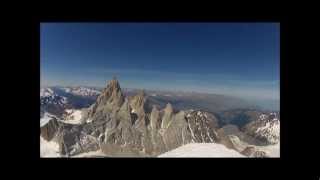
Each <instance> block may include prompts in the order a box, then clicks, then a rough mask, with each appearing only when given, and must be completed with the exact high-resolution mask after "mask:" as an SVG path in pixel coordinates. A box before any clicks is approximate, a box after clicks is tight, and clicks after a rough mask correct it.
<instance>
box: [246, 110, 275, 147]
mask: <svg viewBox="0 0 320 180" xmlns="http://www.w3.org/2000/svg"><path fill="white" fill-rule="evenodd" d="M243 131H244V132H245V133H246V134H248V135H249V136H252V137H254V138H255V139H258V140H259V141H261V143H262V144H263V145H270V144H277V143H278V142H279V141H280V120H279V118H278V115H277V114H276V113H270V114H261V115H260V117H259V118H258V119H257V120H255V121H252V122H250V123H248V124H247V125H246V126H245V127H244V128H243Z"/></svg>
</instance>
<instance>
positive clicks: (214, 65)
mask: <svg viewBox="0 0 320 180" xmlns="http://www.w3.org/2000/svg"><path fill="white" fill-rule="evenodd" d="M40 36H41V37H40V60H41V85H42V86H52V85H62V86H79V85H87V86H100V87H102V86H105V84H106V81H108V80H110V79H111V78H112V76H113V75H116V76H117V78H118V79H119V81H120V83H121V86H122V87H129V88H144V89H162V90H182V91H197V92H206V93H218V94H227V95H234V96H239V97H244V98H254V99H268V100H279V96H280V95H279V94H280V92H279V91H280V89H279V86H280V82H279V80H280V69H279V68H280V67H279V64H280V62H279V61H280V25H279V24H277V23H42V24H41V35H40Z"/></svg>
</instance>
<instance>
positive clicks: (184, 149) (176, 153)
mask: <svg viewBox="0 0 320 180" xmlns="http://www.w3.org/2000/svg"><path fill="white" fill-rule="evenodd" d="M158 157H245V156H243V155H242V154H240V153H238V152H237V151H235V150H232V149H228V148H226V147H225V146H224V145H222V144H216V143H191V144H186V145H184V146H180V147H178V148H177V149H174V150H171V151H169V152H166V153H164V154H161V155H159V156H158Z"/></svg>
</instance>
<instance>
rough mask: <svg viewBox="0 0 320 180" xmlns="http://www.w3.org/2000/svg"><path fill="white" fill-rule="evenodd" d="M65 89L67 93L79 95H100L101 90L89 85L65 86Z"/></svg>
mask: <svg viewBox="0 0 320 180" xmlns="http://www.w3.org/2000/svg"><path fill="white" fill-rule="evenodd" d="M61 89H62V90H64V91H65V92H66V93H71V94H74V95H78V96H91V97H94V96H98V95H99V94H100V93H101V92H100V91H98V90H96V89H93V88H88V87H63V88H61Z"/></svg>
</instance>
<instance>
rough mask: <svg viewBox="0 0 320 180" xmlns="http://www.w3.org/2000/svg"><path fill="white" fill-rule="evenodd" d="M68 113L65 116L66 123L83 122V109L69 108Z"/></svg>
mask: <svg viewBox="0 0 320 180" xmlns="http://www.w3.org/2000/svg"><path fill="white" fill-rule="evenodd" d="M65 111H66V113H67V114H68V115H67V116H66V117H65V121H64V123H68V124H81V123H82V122H81V118H82V111H81V110H76V109H67V110H65Z"/></svg>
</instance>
